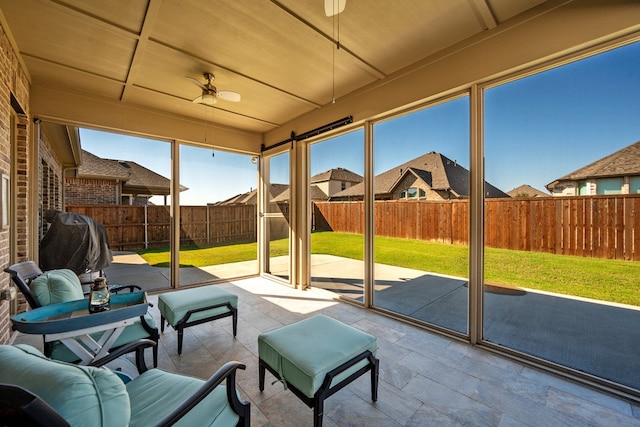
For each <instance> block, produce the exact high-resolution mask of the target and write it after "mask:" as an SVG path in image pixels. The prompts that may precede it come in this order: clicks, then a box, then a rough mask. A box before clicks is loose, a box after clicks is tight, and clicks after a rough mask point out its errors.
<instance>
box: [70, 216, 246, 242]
mask: <svg viewBox="0 0 640 427" xmlns="http://www.w3.org/2000/svg"><path fill="white" fill-rule="evenodd" d="M66 210H67V211H68V212H77V213H80V214H83V215H87V216H90V217H91V218H93V219H94V220H96V221H97V222H99V223H101V224H102V225H104V227H105V229H106V231H107V235H108V236H109V243H110V245H111V249H113V250H136V249H143V248H154V247H167V246H169V242H170V237H171V227H170V225H171V215H170V212H169V206H129V205H68V206H67V207H66ZM256 218H257V214H256V206H255V205H234V206H181V207H180V244H181V245H197V246H203V245H209V244H213V243H222V242H233V241H244V240H254V241H255V239H256V229H257V226H256V224H257V223H256Z"/></svg>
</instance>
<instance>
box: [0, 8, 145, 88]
mask: <svg viewBox="0 0 640 427" xmlns="http://www.w3.org/2000/svg"><path fill="white" fill-rule="evenodd" d="M0 6H1V7H2V12H3V13H4V14H5V16H6V18H7V20H8V21H10V22H12V23H14V24H12V26H11V30H12V34H13V36H14V37H15V40H16V43H17V44H18V48H19V49H20V53H21V54H22V55H23V56H24V57H35V58H40V59H41V60H44V61H48V62H51V63H56V64H61V65H65V66H67V67H69V68H75V69H79V70H85V71H87V72H89V73H94V74H97V75H100V76H106V77H110V78H114V79H119V80H124V79H125V78H126V76H127V73H128V71H129V65H130V62H131V57H132V55H133V52H134V48H135V46H136V39H135V38H133V37H132V36H131V35H130V34H128V33H127V32H126V31H124V30H120V29H116V28H114V27H111V26H109V25H107V24H104V23H102V22H101V21H98V20H96V19H95V18H91V17H88V16H87V15H85V14H83V13H81V12H78V11H76V10H73V9H69V8H67V7H63V6H61V5H59V4H56V3H54V2H46V3H43V2H40V1H35V0H21V1H10V0H9V1H7V0H3V1H2V2H1V3H0ZM15 23H20V24H19V25H16V24H15ZM29 71H30V72H32V70H29Z"/></svg>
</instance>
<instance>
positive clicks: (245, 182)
mask: <svg viewBox="0 0 640 427" xmlns="http://www.w3.org/2000/svg"><path fill="white" fill-rule="evenodd" d="M468 103H469V101H468V98H467V97H463V98H460V99H456V100H453V101H449V102H445V103H442V104H439V105H436V106H433V107H430V108H427V109H425V110H421V111H418V112H415V113H412V114H408V115H405V116H402V117H399V118H395V119H393V120H389V121H386V122H383V123H380V124H377V125H376V126H375V128H374V138H375V143H374V144H375V145H374V162H375V164H374V169H375V173H376V174H378V173H381V172H384V171H386V170H388V169H390V168H393V167H395V166H397V165H399V164H401V163H403V162H406V161H407V160H410V159H412V158H414V157H417V156H419V155H422V154H424V153H427V152H430V151H436V152H440V153H442V154H444V155H445V156H447V157H449V158H450V159H452V160H456V161H457V162H458V163H459V164H461V165H462V166H464V167H467V168H468V167H469V113H468V111H469V108H468V105H469V104H468ZM363 135H364V133H363V131H362V130H358V131H355V132H351V133H349V134H346V135H342V136H339V137H336V138H333V139H331V140H328V141H324V142H320V143H317V144H313V145H312V146H311V174H312V175H314V174H316V173H319V172H323V171H325V170H328V169H331V168H334V167H344V168H347V169H350V170H352V171H354V172H356V173H359V174H363V170H364V167H363V166H364V164H363V162H364V154H363V153H364V148H363ZM81 141H82V146H83V148H84V149H86V150H88V151H90V152H92V153H94V154H96V155H98V156H100V157H106V158H119V157H120V155H121V156H124V157H126V158H125V159H124V160H133V161H136V162H138V163H140V164H142V165H143V166H145V167H147V168H149V169H152V170H154V171H156V172H158V173H160V174H161V175H164V176H166V177H168V176H169V174H170V167H169V159H170V154H171V153H170V148H169V144H168V143H164V142H157V141H152V142H147V141H145V140H142V139H140V138H132V137H125V136H121V135H113V134H106V135H105V134H103V133H101V132H94V131H86V130H82V131H81ZM637 141H640V43H634V44H631V45H628V46H625V47H622V48H618V49H615V50H613V51H610V52H607V53H605V54H601V55H597V56H594V57H591V58H587V59H584V60H581V61H578V62H575V63H572V64H569V65H565V66H562V67H559V68H556V69H553V70H550V71H546V72H543V73H540V74H537V75H534V76H530V77H526V78H523V79H521V80H517V81H514V82H510V83H507V84H504V85H501V86H498V87H495V88H490V89H487V91H486V93H485V172H486V179H487V181H489V182H490V183H492V184H493V185H495V186H497V187H499V188H500V189H502V190H503V191H509V190H511V189H513V188H515V187H517V186H519V185H521V184H529V185H532V186H534V187H536V188H538V189H540V190H544V189H545V188H544V186H545V185H546V184H549V183H550V182H552V181H553V180H555V179H556V178H559V177H561V176H563V175H566V174H568V173H569V172H572V171H574V170H576V169H578V168H580V167H582V166H585V165H587V164H589V163H591V162H593V161H596V160H598V159H600V158H602V157H604V156H606V155H608V154H611V153H613V152H615V151H617V150H619V149H621V148H623V147H626V146H628V145H630V144H632V143H634V142H637ZM114 153H117V155H115V154H114ZM211 154H212V150H211V149H207V150H205V149H200V148H192V147H183V148H182V149H181V159H182V160H183V161H184V163H185V164H188V167H183V168H182V174H183V176H182V179H181V183H182V184H183V185H185V186H187V187H189V188H190V189H189V190H188V191H186V192H183V193H182V195H181V198H182V204H204V203H207V202H215V201H218V200H224V199H226V198H229V197H232V196H234V195H236V194H239V193H243V192H246V191H249V190H250V189H253V188H255V187H256V182H257V181H256V167H255V165H254V164H252V163H251V161H250V157H249V156H244V155H238V154H230V153H225V152H221V151H215V156H212V155H211ZM278 157H279V159H278V160H274V163H275V164H274V165H273V166H272V170H273V174H272V176H273V180H274V181H275V182H281V181H284V180H285V179H286V178H287V177H288V173H286V172H285V171H284V169H285V168H286V166H287V165H288V163H287V162H288V160H286V156H278ZM284 160H286V161H284ZM280 171H283V173H279V172H280ZM229 176H236V177H237V179H236V180H234V181H233V182H229V180H227V179H226V178H227V177H229Z"/></svg>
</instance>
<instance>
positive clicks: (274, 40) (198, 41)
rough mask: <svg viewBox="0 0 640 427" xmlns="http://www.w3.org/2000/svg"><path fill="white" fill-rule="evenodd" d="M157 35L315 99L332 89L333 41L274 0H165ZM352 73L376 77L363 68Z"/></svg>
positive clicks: (200, 55) (357, 78) (352, 66)
mask: <svg viewBox="0 0 640 427" xmlns="http://www.w3.org/2000/svg"><path fill="white" fill-rule="evenodd" d="M152 38H153V39H157V40H159V41H160V42H162V43H164V44H166V45H168V46H171V47H172V48H174V49H176V50H181V51H184V52H188V53H189V54H191V55H193V56H195V57H198V58H201V59H203V60H205V61H207V62H209V63H211V64H218V65H221V66H223V67H226V68H228V69H229V70H231V71H234V72H236V73H239V74H242V75H244V76H247V77H248V78H251V79H253V80H256V81H260V82H264V83H266V84H269V85H271V86H272V87H274V88H277V89H278V90H281V91H284V92H289V93H292V94H295V95H297V96H300V97H302V98H305V99H308V100H310V101H312V102H316V103H324V102H326V101H325V100H326V99H327V94H330V93H331V91H330V86H331V82H332V80H331V78H328V77H329V76H331V74H332V69H333V49H334V46H333V44H332V43H331V41H330V40H328V39H327V38H325V37H324V36H322V35H321V34H319V33H318V32H316V31H315V30H313V29H312V28H309V27H308V26H307V25H305V24H304V23H303V22H301V21H300V20H298V19H297V18H295V17H294V16H292V15H290V14H289V13H286V12H285V11H284V10H283V9H281V8H280V7H278V6H277V5H275V4H274V3H271V2H267V1H260V2H238V1H219V2H215V3H208V2H201V1H187V2H182V3H181V4H179V5H178V4H177V3H176V2H165V3H163V4H162V8H161V11H160V12H159V15H158V21H157V22H156V25H155V26H154V29H153V32H152ZM350 61H352V60H350ZM341 66H343V67H344V65H341ZM346 68H347V69H350V70H355V69H357V65H356V62H352V63H351V64H350V65H347V66H346ZM352 78H353V80H354V81H363V83H365V84H366V82H368V81H371V78H372V77H371V74H370V72H369V71H367V70H365V69H359V70H358V74H357V75H354V76H352Z"/></svg>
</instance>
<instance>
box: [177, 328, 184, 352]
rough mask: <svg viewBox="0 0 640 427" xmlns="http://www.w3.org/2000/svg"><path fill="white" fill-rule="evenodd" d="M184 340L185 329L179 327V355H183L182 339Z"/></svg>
mask: <svg viewBox="0 0 640 427" xmlns="http://www.w3.org/2000/svg"><path fill="white" fill-rule="evenodd" d="M183 338H184V328H183V327H182V326H178V354H182V339H183Z"/></svg>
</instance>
